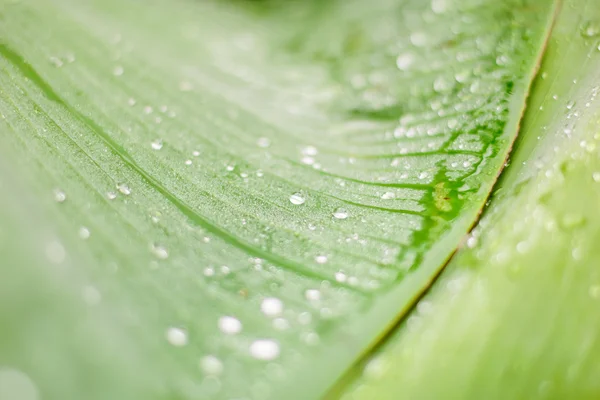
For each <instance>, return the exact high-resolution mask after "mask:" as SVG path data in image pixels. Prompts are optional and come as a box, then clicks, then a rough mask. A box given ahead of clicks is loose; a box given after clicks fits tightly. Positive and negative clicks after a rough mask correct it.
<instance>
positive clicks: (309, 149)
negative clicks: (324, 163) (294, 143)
mask: <svg viewBox="0 0 600 400" xmlns="http://www.w3.org/2000/svg"><path fill="white" fill-rule="evenodd" d="M302 154H304V155H305V156H316V155H317V154H319V149H317V148H316V147H315V146H304V147H303V148H302Z"/></svg>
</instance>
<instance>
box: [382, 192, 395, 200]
mask: <svg viewBox="0 0 600 400" xmlns="http://www.w3.org/2000/svg"><path fill="white" fill-rule="evenodd" d="M395 197H396V195H395V194H394V193H393V192H385V193H384V194H382V195H381V198H382V199H383V200H391V199H393V198H395Z"/></svg>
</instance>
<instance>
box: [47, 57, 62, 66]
mask: <svg viewBox="0 0 600 400" xmlns="http://www.w3.org/2000/svg"><path fill="white" fill-rule="evenodd" d="M48 60H49V61H50V64H52V65H54V66H55V67H56V68H60V67H62V66H63V62H62V60H61V59H60V58H58V57H50V58H49V59H48Z"/></svg>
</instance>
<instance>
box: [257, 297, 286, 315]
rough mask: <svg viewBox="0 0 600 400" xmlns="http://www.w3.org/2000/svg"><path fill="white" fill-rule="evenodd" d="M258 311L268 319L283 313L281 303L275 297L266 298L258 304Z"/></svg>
mask: <svg viewBox="0 0 600 400" xmlns="http://www.w3.org/2000/svg"><path fill="white" fill-rule="evenodd" d="M260 310H261V311H262V312H263V314H265V315H266V316H268V317H275V316H278V315H280V314H281V313H282V312H283V302H282V301H281V300H280V299H278V298H276V297H267V298H265V299H263V301H262V303H261V304H260Z"/></svg>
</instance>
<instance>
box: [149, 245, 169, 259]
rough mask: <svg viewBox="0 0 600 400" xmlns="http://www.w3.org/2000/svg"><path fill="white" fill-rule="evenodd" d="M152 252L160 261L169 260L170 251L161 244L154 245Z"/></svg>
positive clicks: (151, 248) (151, 247)
mask: <svg viewBox="0 0 600 400" xmlns="http://www.w3.org/2000/svg"><path fill="white" fill-rule="evenodd" d="M150 250H151V251H152V254H154V256H155V257H156V258H158V259H161V260H166V259H167V258H169V251H168V250H167V248H166V247H165V246H163V245H161V244H158V243H153V244H152V245H151V246H150Z"/></svg>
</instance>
